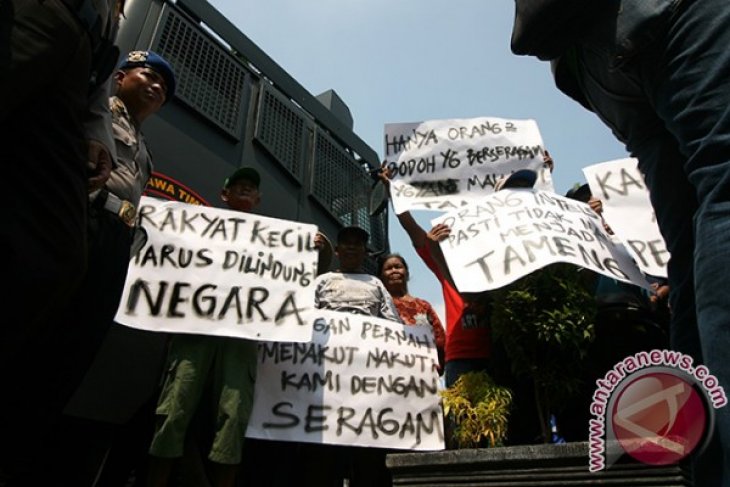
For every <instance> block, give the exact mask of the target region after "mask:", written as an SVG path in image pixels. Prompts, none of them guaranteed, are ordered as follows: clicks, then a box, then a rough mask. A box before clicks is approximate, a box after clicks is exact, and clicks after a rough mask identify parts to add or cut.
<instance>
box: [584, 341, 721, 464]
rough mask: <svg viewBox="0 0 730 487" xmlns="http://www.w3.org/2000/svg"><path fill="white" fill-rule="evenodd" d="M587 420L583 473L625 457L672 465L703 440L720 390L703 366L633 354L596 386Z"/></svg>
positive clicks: (684, 358)
mask: <svg viewBox="0 0 730 487" xmlns="http://www.w3.org/2000/svg"><path fill="white" fill-rule="evenodd" d="M596 385H597V386H598V387H597V388H596V391H595V392H594V393H593V401H592V403H591V415H592V416H593V417H592V418H591V419H590V421H589V438H588V445H589V451H588V455H589V466H588V468H589V470H590V471H591V472H597V471H599V470H603V469H605V468H608V467H610V466H611V465H613V464H614V463H616V462H617V461H618V460H619V459H620V458H621V457H622V456H623V455H624V454H628V455H630V456H631V457H633V458H634V459H635V460H637V461H639V462H641V463H647V464H651V465H669V464H674V463H677V462H679V461H680V460H682V459H683V458H685V457H686V456H687V455H689V454H690V453H692V452H693V451H696V450H698V449H701V448H704V447H705V445H706V443H707V441H709V438H710V433H711V431H712V428H713V424H714V421H715V415H714V409H717V408H721V407H723V406H725V405H726V404H727V397H726V396H725V390H724V389H723V388H722V386H720V384H719V383H718V380H717V378H716V377H715V376H713V375H712V374H711V373H710V371H709V370H708V369H707V367H705V366H704V365H699V366H696V367H694V366H693V360H692V357H690V356H688V355H685V354H682V353H680V352H676V351H672V350H652V351H650V352H638V353H636V354H634V355H630V356H628V357H626V358H625V359H623V360H622V361H620V362H619V363H617V364H616V365H615V366H614V367H613V368H612V369H611V370H609V371H608V372H607V373H606V374H605V375H604V377H603V378H602V379H598V380H597V381H596Z"/></svg>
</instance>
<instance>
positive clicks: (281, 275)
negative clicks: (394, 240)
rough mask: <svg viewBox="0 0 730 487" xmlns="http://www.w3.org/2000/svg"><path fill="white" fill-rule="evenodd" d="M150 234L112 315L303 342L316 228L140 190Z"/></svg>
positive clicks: (183, 329)
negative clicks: (159, 197) (166, 198)
mask: <svg viewBox="0 0 730 487" xmlns="http://www.w3.org/2000/svg"><path fill="white" fill-rule="evenodd" d="M140 218H141V222H142V225H143V227H144V228H145V230H146V231H147V233H148V235H149V239H148V241H147V243H146V245H145V246H144V247H143V248H142V249H141V250H140V251H139V252H138V253H137V255H136V256H135V257H134V258H133V259H132V261H131V262H130V267H129V274H128V276H127V281H126V283H125V285H124V293H123V295H122V299H121V302H120V306H119V310H118V311H117V316H116V321H118V322H119V323H122V324H124V325H127V326H131V327H133V328H141V329H145V330H151V331H166V332H180V333H198V334H203V335H222V336H232V337H243V338H252V339H257V340H287V341H293V342H299V341H307V340H309V339H310V338H311V334H312V329H311V324H310V323H308V322H307V320H306V319H305V317H304V313H305V312H306V311H307V310H308V309H311V308H312V307H313V306H314V287H313V282H314V279H315V277H316V269H317V251H316V250H315V248H314V237H315V235H316V232H317V227H316V226H314V225H307V224H303V223H299V222H291V221H286V220H278V219H275V218H266V217H263V216H259V215H255V214H252V213H241V212H236V211H231V210H223V209H218V208H209V207H203V206H194V205H187V204H185V203H179V202H173V201H162V200H157V199H154V198H149V197H143V198H142V201H141V203H140Z"/></svg>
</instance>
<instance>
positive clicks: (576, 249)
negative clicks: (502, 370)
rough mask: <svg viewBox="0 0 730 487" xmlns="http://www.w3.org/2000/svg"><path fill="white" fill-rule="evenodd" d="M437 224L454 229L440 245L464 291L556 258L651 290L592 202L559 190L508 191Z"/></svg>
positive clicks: (510, 278)
mask: <svg viewBox="0 0 730 487" xmlns="http://www.w3.org/2000/svg"><path fill="white" fill-rule="evenodd" d="M432 223H433V224H434V225H435V224H437V223H444V224H446V225H448V226H449V227H451V234H450V236H449V238H448V239H447V240H444V241H443V242H441V249H442V250H443V253H444V257H445V258H446V263H447V265H448V267H449V270H450V272H451V276H452V278H453V279H454V282H455V284H456V287H457V288H458V289H459V291H461V292H481V291H488V290H491V289H497V288H500V287H502V286H505V285H507V284H509V283H511V282H514V281H515V280H517V279H519V278H520V277H523V276H526V275H528V274H530V273H531V272H534V271H536V270H538V269H540V268H542V267H545V266H546V265H548V264H552V263H555V262H568V263H571V264H575V265H578V266H580V267H585V268H587V269H591V270H593V271H596V272H599V273H601V274H604V275H606V276H609V277H613V278H615V279H618V280H621V281H624V282H631V283H634V284H636V285H639V286H642V287H645V288H649V283H648V282H647V281H646V279H645V278H644V276H643V275H642V273H641V271H640V270H639V268H638V267H637V266H636V264H635V263H634V262H633V260H632V259H631V257H630V256H629V254H628V253H627V252H626V249H625V248H624V246H623V245H621V244H620V243H618V242H614V241H612V239H611V237H610V236H609V235H608V234H607V233H606V231H605V230H604V229H603V226H602V224H601V221H600V218H599V217H598V215H596V213H594V212H593V210H591V208H590V207H589V206H588V205H587V204H584V203H581V202H578V201H575V200H572V199H569V198H565V197H563V196H560V195H557V194H555V193H548V192H545V191H539V190H531V189H515V190H510V189H503V190H501V191H499V192H497V193H494V194H492V195H490V196H488V197H486V198H484V199H483V200H481V201H480V202H479V203H477V204H472V205H469V206H466V207H464V208H461V209H459V210H454V211H450V212H448V213H446V214H445V215H442V216H439V217H438V218H435V219H433V220H432Z"/></svg>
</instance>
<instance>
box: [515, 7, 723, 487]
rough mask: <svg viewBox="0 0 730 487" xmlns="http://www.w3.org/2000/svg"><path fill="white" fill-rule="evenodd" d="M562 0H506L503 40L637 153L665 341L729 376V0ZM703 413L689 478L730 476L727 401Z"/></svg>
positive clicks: (708, 481) (701, 481)
mask: <svg viewBox="0 0 730 487" xmlns="http://www.w3.org/2000/svg"><path fill="white" fill-rule="evenodd" d="M574 3H575V2H573V3H566V2H551V1H546V0H543V1H539V2H527V1H524V0H518V1H517V2H516V14H517V15H516V16H515V24H514V27H515V28H514V30H513V32H512V50H513V52H515V53H516V54H523V55H533V56H537V57H539V58H541V59H544V60H551V61H552V66H553V72H554V75H555V81H556V84H557V86H558V88H559V89H560V90H561V91H563V92H564V93H566V94H567V95H568V96H570V97H572V98H573V99H575V100H577V101H579V102H580V103H581V104H582V105H583V106H584V107H586V108H587V109H589V110H591V111H593V112H595V113H596V114H597V115H598V116H599V118H601V120H603V121H604V122H605V123H606V125H608V126H609V127H610V128H611V130H612V131H613V133H614V135H615V136H616V137H617V138H618V139H619V140H620V141H622V142H623V143H624V144H625V145H626V148H627V149H628V150H629V152H630V153H631V155H632V156H633V157H636V158H637V159H638V160H639V169H640V170H641V172H642V173H643V174H644V176H645V179H646V183H647V186H648V187H649V191H650V196H651V201H652V205H653V207H654V210H655V214H656V217H657V222H658V224H659V229H660V231H661V232H662V235H663V236H664V240H665V242H666V244H667V249H668V250H669V252H670V254H671V260H670V262H669V288H670V295H669V301H670V306H671V309H672V322H671V328H670V333H671V337H670V338H671V346H672V348H674V349H676V350H679V351H681V352H684V353H687V354H689V355H691V356H692V357H693V358H694V361H695V364H697V363H703V364H704V365H706V366H707V367H708V369H709V370H710V373H712V374H713V375H714V376H716V377H717V379H718V382H719V385H720V386H723V387H726V388H727V387H730V363H728V361H727V360H725V355H726V352H727V350H728V349H729V348H730V327H728V326H727V324H728V322H729V321H730V301H728V299H726V294H725V293H724V292H723V289H725V281H726V275H725V269H727V268H728V267H730V248H729V247H728V246H727V245H726V244H725V240H726V238H725V237H726V235H727V227H728V222H729V221H730V218H728V217H729V211H730V210H729V208H730V205H728V201H729V199H730V177H728V174H730V173H729V171H728V166H730V136H728V134H730V116H728V112H729V111H730V103H728V102H729V101H730V75H729V74H730V50H728V49H727V46H728V43H729V42H730V31H729V30H728V29H727V25H728V24H730V4H729V3H728V2H726V1H724V0H707V1H702V2H699V1H686V2H676V1H671V0H662V1H658V2H653V3H652V4H651V5H647V3H646V2H645V1H644V0H624V1H622V2H590V3H585V5H581V6H580V8H575V7H576V6H575V5H574ZM546 18H549V19H551V21H550V22H545V21H544V19H546ZM578 26H580V28H577V27H578ZM715 416H716V419H717V423H716V425H717V428H716V430H717V433H718V434H719V440H720V446H718V447H714V446H711V447H709V448H707V449H704V451H703V452H702V453H701V454H700V456H699V457H698V458H697V459H696V460H697V463H696V464H695V465H694V473H695V483H696V484H697V485H707V486H709V485H728V484H730V410H728V408H720V409H717V410H715ZM720 470H722V472H720Z"/></svg>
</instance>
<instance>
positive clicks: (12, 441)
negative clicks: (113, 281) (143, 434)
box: [0, 0, 121, 483]
mask: <svg viewBox="0 0 730 487" xmlns="http://www.w3.org/2000/svg"><path fill="white" fill-rule="evenodd" d="M67 5H69V6H70V5H71V3H66V2H60V1H51V2H47V1H41V0H8V1H4V2H1V3H0V132H1V133H2V134H3V149H2V151H3V157H2V159H3V160H4V161H6V164H5V171H4V175H5V177H7V180H8V181H13V184H11V185H8V187H7V188H5V189H4V190H3V192H2V200H1V201H2V205H3V207H4V208H13V210H12V211H9V212H7V215H6V216H5V218H4V221H3V225H2V229H1V230H0V251H1V252H2V255H3V256H4V259H5V265H4V266H3V277H4V278H5V282H7V283H9V285H8V287H7V289H6V290H5V291H4V292H3V300H2V302H1V303H0V305H1V306H2V309H3V310H5V321H6V322H7V323H12V324H13V325H12V326H4V327H2V332H0V333H1V334H0V381H1V382H2V383H3V385H4V388H5V389H6V390H8V391H13V392H15V393H16V394H13V395H12V396H9V395H6V397H5V398H4V399H3V401H2V404H1V405H0V432H2V436H3V438H4V441H3V442H2V444H3V446H2V450H0V476H5V477H7V478H10V479H14V478H20V477H22V476H23V475H25V474H24V473H21V471H22V470H24V469H25V470H26V473H28V471H29V467H28V464H27V463H26V460H28V459H29V457H31V456H34V455H35V454H36V451H35V450H34V447H35V442H34V445H33V446H28V447H26V446H25V443H26V442H27V440H28V433H27V431H26V430H25V428H26V425H27V424H28V422H27V421H25V420H24V419H23V417H24V416H25V415H28V416H29V417H34V418H36V419H37V416H35V415H34V413H33V411H35V410H33V411H31V410H29V409H28V408H27V406H28V405H29V404H28V403H27V402H26V396H25V394H24V393H23V390H22V388H23V387H25V386H27V385H28V384H30V383H34V380H35V379H36V378H38V377H39V376H42V374H44V373H45V371H47V370H48V369H49V368H52V367H53V365H52V363H51V362H50V361H46V359H45V357H43V356H42V355H41V354H39V353H38V347H39V345H40V344H41V343H42V342H43V341H44V340H46V338H47V334H48V333H50V332H52V331H54V330H55V329H56V328H57V327H59V326H63V325H64V323H61V322H59V321H58V320H57V319H56V313H57V312H58V311H59V310H60V309H63V307H64V306H66V305H67V304H68V302H69V300H70V298H71V296H72V295H73V293H74V292H75V291H76V290H77V289H78V287H79V286H80V284H81V281H82V279H83V276H84V273H85V271H86V266H87V264H86V258H87V256H86V226H87V221H86V217H87V213H86V207H87V204H88V200H87V190H88V188H89V187H91V186H96V185H100V184H103V183H104V181H105V179H106V178H107V177H108V176H109V171H110V170H111V167H112V160H113V157H114V156H113V141H112V137H111V123H110V117H109V114H108V109H106V108H105V107H106V106H107V99H108V94H109V85H108V84H107V83H106V80H107V78H108V75H109V74H110V73H111V69H112V68H113V66H114V62H115V61H116V56H117V55H118V51H115V49H116V48H115V47H114V45H113V43H114V40H115V37H116V25H117V20H118V16H119V8H120V7H121V2H116V1H110V0H99V1H95V2H88V3H87V2H84V5H85V6H86V7H87V8H86V10H84V11H83V12H82V11H81V10H80V9H79V10H76V9H73V8H71V7H69V6H67ZM115 5H116V6H117V8H115ZM82 15H84V17H85V18H86V20H90V21H93V24H87V25H94V26H95V27H96V28H95V29H94V32H93V35H92V32H91V31H90V30H87V29H86V28H84V24H83V23H82V22H81V20H83V19H82V18H80V17H81V16H82ZM109 58H111V59H112V63H111V65H108V63H107V62H106V61H107V60H108V59H109ZM106 66H108V69H106ZM90 92H92V95H91V96H90V95H89V93H90ZM84 122H86V123H85V124H84ZM87 166H88V167H87ZM97 187H98V186H97ZM69 353H73V350H70V351H69ZM8 447H9V448H8ZM6 450H7V451H6ZM19 457H24V459H21V458H19ZM13 471H14V472H15V473H14V472H13ZM31 473H32V472H31ZM8 482H11V483H12V482H15V480H8Z"/></svg>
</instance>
